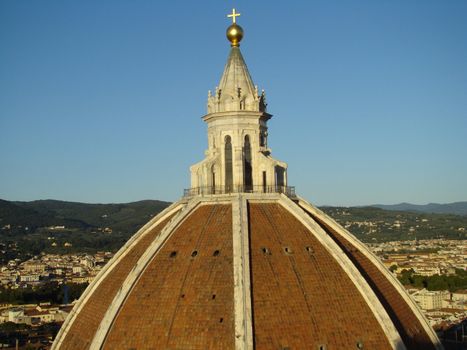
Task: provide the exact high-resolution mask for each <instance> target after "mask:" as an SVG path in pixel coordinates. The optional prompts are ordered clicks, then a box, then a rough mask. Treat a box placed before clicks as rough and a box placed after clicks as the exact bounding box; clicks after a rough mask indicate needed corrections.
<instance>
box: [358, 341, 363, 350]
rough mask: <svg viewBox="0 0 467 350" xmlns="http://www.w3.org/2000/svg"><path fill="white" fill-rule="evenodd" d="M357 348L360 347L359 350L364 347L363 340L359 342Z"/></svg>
mask: <svg viewBox="0 0 467 350" xmlns="http://www.w3.org/2000/svg"><path fill="white" fill-rule="evenodd" d="M357 349H359V350H362V349H363V342H361V341H358V342H357Z"/></svg>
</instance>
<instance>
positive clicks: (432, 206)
mask: <svg viewBox="0 0 467 350" xmlns="http://www.w3.org/2000/svg"><path fill="white" fill-rule="evenodd" d="M371 206H372V207H376V208H381V209H385V210H397V211H412V212H421V213H434V214H455V215H467V202H455V203H448V204H438V203H429V204H425V205H417V204H410V203H400V204H393V205H384V204H375V205H371Z"/></svg>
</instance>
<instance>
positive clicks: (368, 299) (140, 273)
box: [54, 193, 439, 349]
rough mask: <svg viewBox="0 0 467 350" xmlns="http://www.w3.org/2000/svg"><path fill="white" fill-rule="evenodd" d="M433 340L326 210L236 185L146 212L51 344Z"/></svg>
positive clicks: (426, 344)
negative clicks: (231, 190) (157, 211)
mask: <svg viewBox="0 0 467 350" xmlns="http://www.w3.org/2000/svg"><path fill="white" fill-rule="evenodd" d="M437 344H438V343H437V338H436V336H435V334H434V333H433V331H432V330H431V328H430V327H429V325H428V324H427V323H426V320H425V319H424V318H423V316H422V315H421V313H420V312H419V310H418V309H417V307H416V305H415V304H414V303H413V302H412V301H411V299H410V297H409V296H408V295H407V294H406V292H405V291H404V290H403V287H402V286H401V285H400V284H399V282H398V281H397V280H396V279H395V278H394V277H393V275H391V273H390V272H389V271H388V270H387V269H386V268H385V267H384V266H383V265H382V263H381V262H379V261H378V258H376V257H375V256H374V255H373V254H372V253H371V252H370V251H369V250H368V248H366V246H365V245H363V244H362V243H360V242H359V241H358V240H357V239H356V238H355V237H354V236H352V235H351V234H350V233H349V232H347V231H346V230H345V229H343V228H342V227H341V226H339V225H338V224H337V223H336V222H335V221H334V220H332V219H331V218H330V217H328V216H327V215H326V214H324V213H323V212H322V211H320V210H319V209H317V208H316V207H314V206H313V205H311V204H309V203H308V202H306V201H304V200H303V199H301V198H299V197H296V198H289V197H288V196H286V195H284V194H279V193H270V194H241V193H238V194H230V195H223V194H220V195H212V196H204V197H200V196H194V197H191V198H185V199H183V200H181V201H179V202H176V203H174V204H173V205H172V206H170V207H169V208H167V209H166V210H165V211H164V212H162V213H160V214H159V215H158V216H157V217H155V218H154V219H152V220H151V221H150V222H148V223H147V224H146V225H145V226H144V227H143V228H142V229H141V230H140V231H139V232H138V233H136V234H135V235H134V236H133V237H132V238H131V239H130V240H129V241H128V242H127V243H126V244H125V246H124V247H123V248H122V249H121V250H120V251H119V252H118V253H117V254H116V255H115V257H114V258H113V260H112V261H111V262H109V264H108V265H106V266H105V268H104V269H103V270H102V271H101V272H100V273H99V275H98V276H97V278H96V279H95V280H94V281H93V282H92V283H91V284H90V286H89V287H88V289H87V290H86V291H85V293H84V294H83V296H82V297H81V299H80V301H79V302H78V304H77V305H76V306H75V308H74V310H73V313H72V314H71V315H70V317H69V318H68V319H67V321H66V323H65V324H64V326H63V327H62V329H61V331H60V333H59V335H58V337H57V339H56V341H55V343H54V348H55V349H57V348H60V349H89V348H92V349H97V348H99V349H234V348H236V349H253V348H255V349H405V348H406V349H437V348H439V345H437ZM253 346H254V347H253ZM320 346H321V348H320Z"/></svg>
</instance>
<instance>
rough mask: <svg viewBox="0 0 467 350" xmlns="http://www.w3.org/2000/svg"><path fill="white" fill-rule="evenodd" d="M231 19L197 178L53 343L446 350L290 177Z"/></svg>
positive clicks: (100, 279) (391, 280)
mask: <svg viewBox="0 0 467 350" xmlns="http://www.w3.org/2000/svg"><path fill="white" fill-rule="evenodd" d="M236 15H238V14H235V11H233V14H232V16H233V19H235V16H236ZM229 28H230V29H229V30H228V35H229V33H230V37H229V39H231V42H232V46H233V47H232V48H231V54H230V56H229V59H228V63H227V65H226V68H225V70H224V74H223V77H222V79H221V84H220V88H218V89H216V90H217V91H216V95H215V96H210V97H209V99H210V100H209V104H208V114H207V115H206V116H204V117H203V120H204V121H205V122H206V123H207V125H208V147H209V149H208V150H207V151H206V152H205V159H204V160H203V161H201V162H200V163H197V164H195V165H194V166H192V167H191V168H190V171H191V180H192V182H191V184H192V185H191V188H190V189H189V190H187V191H186V192H185V195H184V197H183V198H182V199H180V200H179V201H177V202H175V203H174V204H172V205H171V206H170V207H168V208H167V209H165V210H164V211H163V212H161V213H160V214H158V215H157V216H155V217H154V218H153V219H151V220H150V221H149V222H148V223H147V224H146V225H145V226H143V227H142V228H141V229H140V230H139V231H138V232H137V233H136V234H135V235H134V236H133V237H131V239H130V240H129V241H128V242H127V243H126V244H125V245H124V246H123V247H122V248H121V249H120V250H119V251H118V253H116V254H115V256H114V257H113V258H112V260H111V261H110V262H109V263H108V264H107V265H106V266H105V267H104V268H103V269H102V270H101V271H100V272H99V274H98V275H97V276H96V278H95V279H94V280H93V281H92V283H91V284H90V285H89V286H88V288H87V289H86V290H85V292H84V293H83V295H82V296H81V298H80V299H79V301H78V302H77V303H76V305H75V306H74V308H73V310H72V312H71V313H70V315H69V317H68V318H67V320H66V321H65V323H64V324H63V326H62V328H61V329H60V332H59V334H58V335H57V338H56V339H55V341H54V344H53V347H52V349H61V350H76V349H112V350H113V349H128V350H130V349H134V350H136V349H183V350H185V349H192V350H197V349H199V350H206V349H256V350H263V349H278V350H286V349H287V350H295V349H296V350H303V349H313V350H333V349H338V350H342V349H345V350H352V349H356V350H361V349H370V350H374V349H378V350H385V349H398V350H402V349H408V350H416V349H424V350H435V349H441V348H442V346H441V345H440V342H439V340H438V338H437V336H436V334H435V332H434V331H433V329H432V328H431V327H430V325H429V324H428V322H427V320H426V319H425V318H424V316H423V315H422V313H421V312H420V310H419V309H418V307H417V305H416V304H415V303H414V301H413V300H412V299H411V298H410V296H409V295H408V294H407V292H406V291H405V289H404V287H403V286H402V285H401V284H400V283H399V281H398V280H397V279H396V278H395V277H394V275H392V274H391V272H390V271H389V270H388V269H387V268H386V267H385V266H384V265H383V264H382V262H381V261H380V260H379V259H378V258H377V257H376V256H375V255H374V254H373V253H372V252H371V251H370V250H369V249H368V248H367V247H366V246H365V245H364V244H363V243H361V242H360V241H358V240H357V239H356V238H355V237H354V236H353V235H352V234H351V233H350V232H348V231H347V230H346V229H344V228H343V227H342V226H340V225H339V224H338V223H336V222H335V221H334V220H333V219H332V218H331V217H329V216H328V215H326V214H325V213H323V212H322V211H321V210H319V209H318V208H316V207H315V206H313V205H312V204H310V203H308V202H307V201H306V200H304V199H302V198H301V197H299V196H297V195H296V194H295V191H294V188H292V187H290V186H289V185H288V183H287V169H288V168H287V164H286V163H284V162H281V161H278V160H276V159H274V158H273V157H272V156H271V150H270V149H269V148H268V146H267V137H268V135H269V132H268V127H267V122H268V120H269V119H270V118H271V117H272V115H270V114H267V113H266V112H265V110H264V108H256V107H255V106H253V105H251V106H250V105H248V104H247V103H246V102H245V101H246V98H247V97H251V96H253V98H254V99H255V101H256V102H257V103H258V104H261V103H262V105H263V106H265V102H264V93H262V94H261V95H258V93H257V88H256V87H253V83H252V80H251V77H250V76H249V73H248V70H247V68H246V64H245V62H244V60H243V57H242V56H241V54H240V51H239V50H240V49H239V48H238V47H237V46H238V42H239V41H240V40H241V37H242V31H241V30H239V29H238V28H240V27H238V26H237V27H234V25H232V26H231V27H229ZM232 28H233V29H235V33H234V30H233V29H232ZM224 96H227V97H228V98H229V99H230V100H231V101H230V102H231V104H232V106H234V107H232V108H230V107H229V108H227V107H225V106H226V105H224V104H225V103H226V102H225V97H224ZM256 99H257V100H256Z"/></svg>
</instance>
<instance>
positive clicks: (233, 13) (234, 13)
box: [227, 9, 240, 23]
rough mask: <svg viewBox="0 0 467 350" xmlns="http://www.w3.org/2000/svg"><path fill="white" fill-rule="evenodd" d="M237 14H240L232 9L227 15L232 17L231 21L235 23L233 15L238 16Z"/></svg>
mask: <svg viewBox="0 0 467 350" xmlns="http://www.w3.org/2000/svg"><path fill="white" fill-rule="evenodd" d="M238 16H240V14H239V13H236V12H235V9H232V14H230V15H227V17H232V23H235V19H236V18H235V17H238Z"/></svg>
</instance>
